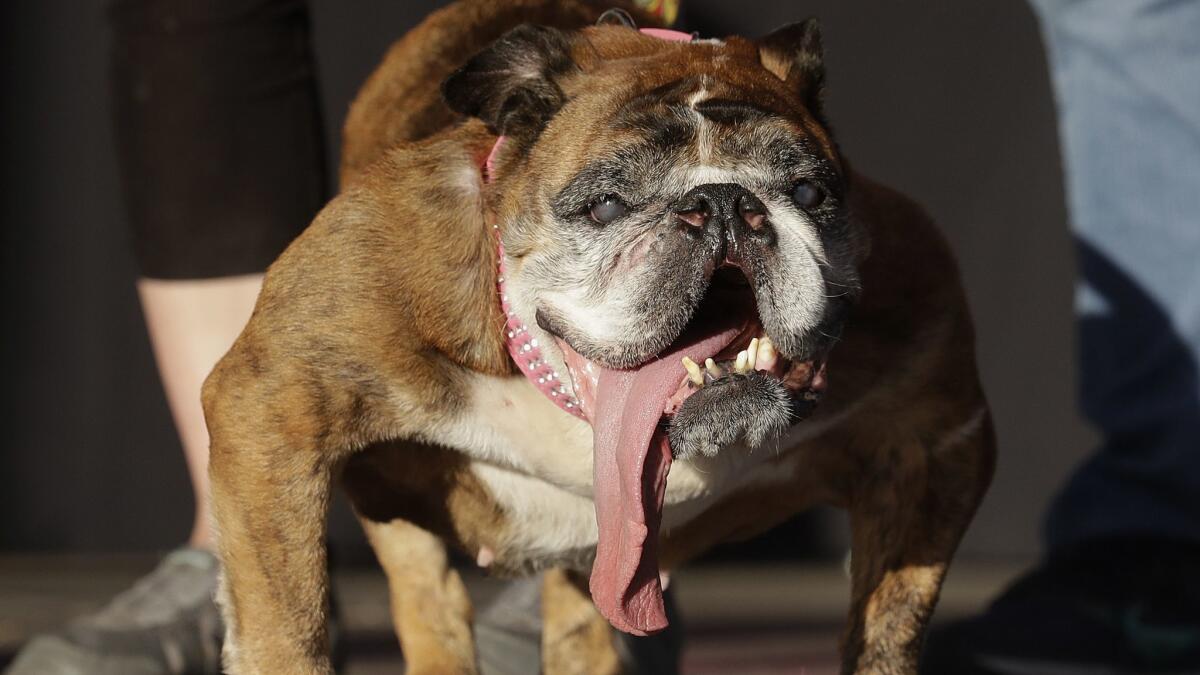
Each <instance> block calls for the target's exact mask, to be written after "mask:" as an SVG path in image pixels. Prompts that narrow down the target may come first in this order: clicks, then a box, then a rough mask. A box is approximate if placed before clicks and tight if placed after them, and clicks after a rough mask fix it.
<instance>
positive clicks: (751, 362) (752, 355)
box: [746, 338, 758, 370]
mask: <svg viewBox="0 0 1200 675" xmlns="http://www.w3.org/2000/svg"><path fill="white" fill-rule="evenodd" d="M757 363H758V338H752V339H751V340H750V346H749V347H748V348H747V349H746V370H754V366H755V365H756V364H757Z"/></svg>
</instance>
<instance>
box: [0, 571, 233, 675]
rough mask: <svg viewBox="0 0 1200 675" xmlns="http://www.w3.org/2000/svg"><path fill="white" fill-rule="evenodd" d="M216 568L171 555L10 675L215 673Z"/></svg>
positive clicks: (32, 647)
mask: <svg viewBox="0 0 1200 675" xmlns="http://www.w3.org/2000/svg"><path fill="white" fill-rule="evenodd" d="M217 568H218V565H217V560H216V558H215V557H214V556H213V555H212V554H211V553H209V552H207V551H203V550H200V549H194V548H181V549H178V550H176V551H174V552H172V553H170V554H168V555H167V557H166V558H164V559H163V561H162V562H161V563H159V565H158V567H157V568H156V569H155V570H154V571H153V572H151V573H150V574H148V575H147V576H145V577H143V578H142V579H140V580H139V581H138V582H137V583H135V584H134V585H133V587H132V588H130V589H129V590H127V591H125V592H123V593H121V594H120V595H118V596H117V597H116V598H114V599H113V600H112V601H111V602H109V604H108V606H106V607H105V608H104V609H102V610H100V611H99V612H97V613H96V614H92V615H89V616H85V617H81V618H79V619H76V620H74V621H72V622H71V623H70V624H68V625H67V627H66V628H64V629H62V630H61V631H58V632H56V633H49V634H45V635H39V636H37V637H35V638H34V639H33V640H31V641H30V642H29V644H27V645H26V646H25V647H24V648H23V649H22V650H21V652H20V653H19V654H18V655H17V658H16V660H15V661H13V663H12V665H11V666H10V668H9V670H8V672H7V675H163V674H166V673H170V674H172V675H182V674H185V673H186V674H188V675H191V674H193V673H195V674H208V673H212V674H214V675H215V674H217V673H220V672H221V640H222V638H223V636H224V627H223V625H222V622H221V613H220V611H219V610H218V609H217V606H216V603H215V602H214V600H213V596H214V593H215V592H216V588H217Z"/></svg>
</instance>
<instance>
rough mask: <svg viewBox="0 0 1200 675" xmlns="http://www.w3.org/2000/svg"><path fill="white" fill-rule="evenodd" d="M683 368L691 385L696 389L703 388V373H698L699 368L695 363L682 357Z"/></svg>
mask: <svg viewBox="0 0 1200 675" xmlns="http://www.w3.org/2000/svg"><path fill="white" fill-rule="evenodd" d="M683 367H684V368H686V369H687V374H688V379H689V380H691V382H692V384H694V385H696V386H697V387H703V386H704V373H703V372H701V371H700V366H698V365H696V362H695V361H693V360H691V359H689V358H688V357H686V356H685V357H683Z"/></svg>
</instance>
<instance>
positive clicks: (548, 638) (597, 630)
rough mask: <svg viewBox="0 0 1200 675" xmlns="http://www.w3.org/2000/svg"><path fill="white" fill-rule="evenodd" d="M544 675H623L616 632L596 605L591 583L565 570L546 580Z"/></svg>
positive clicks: (553, 574)
mask: <svg viewBox="0 0 1200 675" xmlns="http://www.w3.org/2000/svg"><path fill="white" fill-rule="evenodd" d="M542 672H544V673H546V675H616V673H620V672H621V665H620V662H619V659H618V656H617V650H616V646H615V645H614V644H613V629H612V627H611V626H609V624H608V621H605V619H604V617H603V616H601V615H600V612H599V611H597V610H596V605H594V604H593V603H592V598H591V595H589V594H588V591H587V580H586V579H584V578H580V577H578V576H576V575H572V574H571V573H569V572H567V571H565V570H562V569H553V570H550V571H548V572H546V574H545V576H544V577H543V580H542Z"/></svg>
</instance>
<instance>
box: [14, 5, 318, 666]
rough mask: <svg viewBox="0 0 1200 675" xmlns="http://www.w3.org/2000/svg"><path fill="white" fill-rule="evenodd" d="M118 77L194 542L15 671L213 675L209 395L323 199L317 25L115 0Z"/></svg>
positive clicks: (302, 13)
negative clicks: (205, 386)
mask: <svg viewBox="0 0 1200 675" xmlns="http://www.w3.org/2000/svg"><path fill="white" fill-rule="evenodd" d="M107 9H108V18H109V22H110V26H111V28H112V40H113V41H112V51H111V55H110V63H109V67H110V73H109V75H110V78H111V90H112V94H113V111H114V112H113V124H114V135H115V141H116V146H117V152H118V157H119V162H120V165H119V169H120V177H121V182H122V189H123V197H124V203H125V208H126V218H127V222H128V224H129V226H130V228H131V231H132V235H133V236H132V241H133V245H134V253H135V257H136V260H137V263H138V267H139V273H140V279H139V280H138V282H137V286H138V296H139V298H140V300H141V305H142V312H143V314H144V316H145V320H146V327H147V329H148V331H149V334H150V342H151V345H152V346H153V349H154V356H155V360H156V362H157V364H158V370H159V375H160V378H161V380H162V384H163V389H164V391H165V393H166V398H167V402H168V404H169V406H170V410H171V415H172V418H173V420H174V423H175V428H176V430H177V432H178V434H179V439H180V442H181V444H182V446H183V453H184V457H185V459H186V461H187V469H188V474H189V476H190V478H191V485H192V491H193V494H194V497H195V519H194V522H193V526H192V531H191V533H190V535H189V537H188V540H187V543H186V544H185V545H184V546H182V547H180V548H178V549H176V550H174V551H172V552H171V553H169V554H167V555H166V556H165V557H164V558H163V559H162V561H161V562H160V564H159V565H158V567H157V568H156V569H155V570H154V571H152V572H151V573H150V574H149V575H147V576H146V577H144V578H142V579H141V580H139V581H138V582H137V583H135V584H134V586H133V587H132V588H130V589H129V590H127V591H125V592H124V593H122V594H120V595H118V596H117V597H116V598H114V599H113V600H112V601H111V602H110V603H109V604H108V605H107V606H106V607H104V608H103V609H102V610H101V611H99V612H98V613H96V614H92V615H89V616H84V617H80V618H78V619H76V620H75V621H73V622H71V623H70V624H69V625H67V626H66V627H65V628H63V629H62V630H61V631H59V632H57V633H54V634H47V635H41V636H38V637H36V638H34V639H33V640H32V641H31V642H30V643H29V644H28V645H27V646H26V647H25V648H24V649H23V650H22V652H21V653H20V654H19V655H18V657H17V659H16V660H15V661H14V663H13V664H12V666H11V669H10V670H9V672H10V673H12V674H14V675H18V674H19V675H26V674H29V675H32V674H34V673H36V674H38V675H59V674H64V675H65V674H67V673H71V674H76V673H78V674H80V675H83V674H87V675H110V674H111V675H117V674H120V675H141V674H150V673H183V672H187V673H219V672H220V670H221V668H220V651H221V650H220V645H221V639H222V636H223V632H224V629H223V627H222V622H221V618H220V613H219V611H218V610H217V608H216V606H215V604H214V602H213V595H214V592H215V590H216V584H217V567H218V564H217V559H216V557H215V556H214V542H213V535H212V532H211V531H210V530H209V520H210V517H209V504H208V492H209V491H208V432H207V429H206V428H205V424H204V414H203V412H202V410H201V407H200V386H201V384H202V383H203V381H204V378H205V377H206V376H207V375H208V372H209V371H210V370H211V369H212V367H213V365H214V364H215V363H216V362H217V360H218V359H219V358H220V357H221V356H223V355H224V353H225V352H226V351H227V350H228V349H229V346H230V345H231V344H232V343H233V341H234V339H235V338H236V337H237V335H238V334H239V333H240V332H241V330H242V328H243V327H244V326H245V324H246V321H247V320H248V319H249V318H250V313H251V310H252V309H253V307H254V302H255V299H256V298H257V297H258V291H259V286H260V285H261V282H262V277H263V271H264V270H265V269H266V268H267V265H269V264H270V263H271V262H272V261H273V260H274V259H275V258H276V257H277V256H278V255H279V254H280V253H281V252H282V251H283V249H284V248H285V247H286V246H287V245H288V243H289V242H290V241H291V240H292V239H293V238H294V237H295V236H296V235H297V234H299V233H300V231H301V230H302V229H303V228H304V227H305V226H306V225H307V224H308V222H309V221H310V220H311V219H312V217H313V216H314V215H315V214H316V213H317V211H318V210H319V209H320V207H321V205H322V204H323V203H324V200H325V190H326V187H325V186H326V174H325V157H324V155H325V151H324V147H323V140H322V127H321V118H320V114H319V110H318V100H317V89H316V79H315V77H316V76H315V72H314V65H313V57H312V52H311V35H310V30H309V18H308V11H307V7H306V6H305V3H304V2H299V1H296V0H270V1H265V2H264V1H260V0H221V1H220V2H216V1H213V2H187V1H162V0H115V1H114V2H111V3H110V4H109V5H108V7H107Z"/></svg>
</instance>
